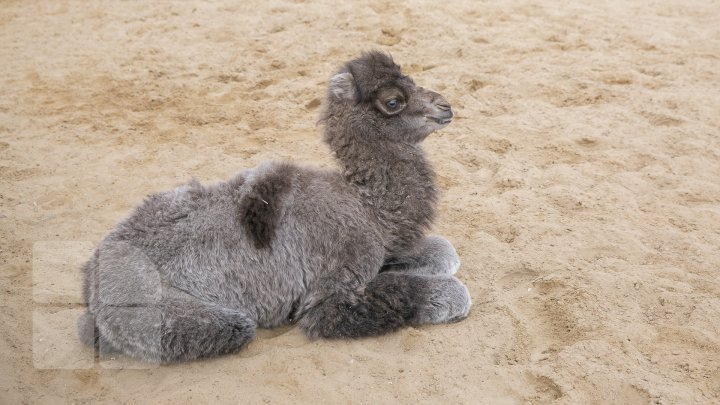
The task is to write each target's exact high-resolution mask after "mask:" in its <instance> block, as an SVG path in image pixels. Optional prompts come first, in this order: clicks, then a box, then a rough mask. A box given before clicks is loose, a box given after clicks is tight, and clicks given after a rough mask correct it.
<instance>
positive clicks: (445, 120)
mask: <svg viewBox="0 0 720 405" xmlns="http://www.w3.org/2000/svg"><path fill="white" fill-rule="evenodd" d="M425 118H428V119H430V120H432V121H435V122H436V123H437V124H439V125H448V124H449V123H451V122H452V118H440V117H433V116H431V115H428V116H426V117H425Z"/></svg>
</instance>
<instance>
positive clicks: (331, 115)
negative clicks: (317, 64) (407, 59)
mask: <svg viewBox="0 0 720 405" xmlns="http://www.w3.org/2000/svg"><path fill="white" fill-rule="evenodd" d="M452 117H453V111H452V108H451V107H450V103H448V101H447V100H446V99H445V98H444V97H443V96H441V95H440V94H438V93H435V92H433V91H430V90H426V89H424V88H422V87H420V86H417V85H415V82H414V81H413V80H412V79H411V78H410V77H409V76H406V75H403V74H402V72H401V70H400V66H398V65H397V64H395V62H393V60H392V57H391V56H390V55H388V54H385V53H382V52H379V51H372V52H368V53H364V54H363V55H362V56H360V57H359V58H356V59H353V60H351V61H349V62H347V63H346V64H345V66H344V67H343V68H342V69H341V70H340V71H339V72H338V73H337V74H335V75H334V76H333V77H332V78H331V79H330V84H329V89H328V96H327V102H326V106H325V111H324V112H323V116H322V118H321V120H322V121H325V123H326V125H327V126H328V128H327V129H326V139H327V140H328V141H332V139H331V138H332V137H333V136H335V135H336V132H338V131H336V130H334V129H338V128H337V127H338V126H339V127H341V128H344V129H346V130H345V131H342V132H344V133H346V134H347V133H349V134H351V136H353V137H355V138H357V139H356V140H358V141H374V140H379V139H384V140H390V141H394V142H410V143H417V142H420V141H422V140H423V139H425V138H426V137H427V136H428V135H429V134H431V133H432V132H434V131H437V130H439V129H441V128H444V127H446V126H447V125H448V124H450V122H451V121H452Z"/></svg>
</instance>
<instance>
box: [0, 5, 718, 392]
mask: <svg viewBox="0 0 720 405" xmlns="http://www.w3.org/2000/svg"><path fill="white" fill-rule="evenodd" d="M582 3H588V4H587V5H584V4H582ZM373 48H377V49H382V50H387V51H389V52H391V53H392V54H393V56H394V57H395V59H396V60H397V61H398V62H399V63H401V64H402V65H403V67H404V70H405V71H406V72H407V73H409V74H411V75H412V76H413V77H414V79H415V80H416V82H417V83H419V84H421V85H422V86H424V87H427V88H430V89H433V90H436V91H438V92H441V93H443V94H444V95H445V96H446V97H447V99H448V100H449V101H450V102H451V103H452V104H453V107H454V108H455V110H456V112H457V119H456V120H455V122H453V124H452V125H450V126H449V127H448V128H446V129H445V130H443V131H441V132H439V133H436V134H434V135H432V136H431V138H429V139H428V140H427V141H426V143H425V147H426V151H427V152H428V155H429V158H430V160H431V161H432V162H433V163H434V165H435V168H436V170H437V172H438V174H439V177H438V182H439V185H440V188H441V190H442V195H441V201H440V207H439V208H440V214H439V218H438V220H437V223H436V226H435V228H434V231H433V232H434V233H438V234H442V235H445V236H446V237H447V238H448V239H449V240H451V241H452V242H453V243H454V244H455V246H456V248H457V250H458V252H459V254H460V256H461V258H462V261H463V266H462V268H461V269H460V272H459V273H458V277H459V278H460V279H461V280H463V281H464V282H465V283H466V284H467V285H468V288H469V289H470V292H471V294H472V296H473V299H474V307H473V310H472V312H471V313H470V316H469V318H468V319H466V320H465V321H463V322H460V323H457V324H452V325H440V326H427V327H418V328H406V329H403V330H401V331H399V332H397V333H392V334H389V335H387V336H383V337H379V338H370V339H363V340H358V341H323V340H319V341H310V340H308V339H307V338H305V337H304V336H303V335H302V334H301V333H300V332H299V331H298V330H297V329H296V328H284V329H279V330H272V331H260V333H259V337H258V339H257V340H256V341H254V342H253V343H251V344H250V346H249V347H248V348H247V349H246V350H244V351H242V352H240V353H238V354H236V355H231V356H226V357H223V358H219V359H215V360H208V361H199V362H193V363H188V364H179V365H174V366H169V367H159V368H158V367H155V368H147V367H146V368H143V365H141V364H136V363H133V362H128V361H126V359H122V358H105V359H98V358H94V356H93V354H92V352H91V351H90V350H88V349H86V348H84V347H82V346H80V343H79V342H77V341H76V340H75V336H74V331H73V330H72V328H73V326H72V322H73V319H74V317H76V316H77V313H79V312H80V311H81V310H82V305H81V300H80V298H79V288H78V287H79V274H78V266H79V265H80V263H82V262H83V261H84V260H85V259H86V258H87V257H88V255H89V252H90V251H91V250H92V248H93V246H95V245H96V244H97V242H98V241H99V240H100V239H101V238H102V237H103V235H104V234H105V233H106V232H107V231H108V230H110V229H111V228H112V227H113V226H114V224H115V223H117V221H119V220H120V219H121V218H122V217H123V216H124V215H126V214H127V213H128V211H129V210H130V209H131V208H132V207H133V206H135V205H136V204H138V203H139V202H140V201H142V199H143V197H144V196H145V195H147V194H148V193H150V192H153V191H160V190H166V189H170V188H172V187H174V186H176V185H178V184H180V183H183V182H186V181H188V180H189V179H191V178H192V177H195V178H197V179H198V180H201V181H204V182H211V181H218V180H225V179H227V178H229V177H230V176H232V175H233V174H234V173H236V172H237V171H239V170H241V169H243V168H248V167H252V166H255V165H257V164H259V163H260V162H262V161H264V160H268V159H276V160H282V159H289V160H292V161H295V162H299V163H303V164H312V165H317V166H321V167H327V168H332V167H334V165H335V163H334V162H333V160H332V158H331V157H330V155H329V153H328V150H327V148H326V147H325V146H324V145H323V144H322V142H321V139H320V130H321V128H320V127H318V126H317V125H316V122H317V118H318V113H319V109H320V105H321V100H322V98H323V94H324V91H325V90H324V89H325V83H326V81H327V79H328V78H329V77H330V75H331V74H332V73H333V71H334V70H335V69H336V68H337V67H338V66H339V65H340V64H341V63H342V62H343V61H345V60H346V59H348V58H351V57H354V56H356V55H358V54H359V53H360V52H361V51H362V50H367V49H373ZM0 266H2V267H1V268H0V288H1V292H0V294H2V295H1V296H2V300H1V301H0V304H1V305H2V308H1V309H0V321H1V322H2V323H1V326H2V337H1V338H0V403H3V404H11V403H69V402H75V403H83V402H90V401H96V400H99V401H103V402H126V403H141V402H150V403H155V404H176V403H183V402H185V401H191V400H195V401H198V402H205V403H210V402H221V403H328V404H339V403H359V404H361V403H367V404H379V403H392V402H396V403H406V404H424V403H466V404H476V403H493V404H504V403H508V404H510V403H561V404H565V403H598V404H600V403H601V404H605V403H618V404H628V403H657V404H678V403H718V402H720V278H719V276H718V274H720V273H719V272H720V4H718V2H717V1H697V2H695V1H693V2H686V1H662V2H650V1H647V2H632V3H629V2H626V1H620V0H610V1H607V2H576V3H574V4H567V2H562V1H543V2H541V3H540V4H534V3H532V2H529V1H496V2H485V1H472V0H464V1H442V2H438V1H408V2H398V1H395V2H390V1H387V2H384V1H364V2H335V1H330V0H323V1H313V2H310V1H308V2H302V1H283V0H263V1H257V0H249V1H229V0H220V1H207V2H206V1H178V2H173V3H170V2H163V1H152V2H150V1H147V2H145V1H142V2H140V1H137V2H126V1H91V2H86V1H65V0H54V1H30V0H28V1H8V0H4V1H0Z"/></svg>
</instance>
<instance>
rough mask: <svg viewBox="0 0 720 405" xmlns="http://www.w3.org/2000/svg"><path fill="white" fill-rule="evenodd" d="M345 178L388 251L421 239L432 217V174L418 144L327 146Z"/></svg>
mask: <svg viewBox="0 0 720 405" xmlns="http://www.w3.org/2000/svg"><path fill="white" fill-rule="evenodd" d="M330 146H331V148H332V149H333V151H334V152H335V156H336V158H337V160H338V161H339V163H340V165H341V167H342V169H343V175H344V177H345V179H346V180H347V181H348V182H349V183H351V184H353V185H354V186H356V187H357V189H358V190H359V192H360V195H361V196H362V198H363V202H364V203H365V205H366V206H367V207H368V208H369V209H370V210H371V211H372V212H373V213H374V214H375V216H376V217H377V218H378V221H379V224H380V226H381V228H382V229H381V231H382V232H383V234H384V235H385V237H386V238H385V245H386V246H385V247H386V249H387V250H388V251H389V252H396V251H399V250H402V249H406V248H408V247H409V246H410V245H412V243H413V242H415V241H416V240H417V239H418V238H420V237H422V236H423V234H424V233H425V231H427V230H428V228H429V227H430V225H431V223H432V220H433V218H434V215H435V205H436V201H437V191H436V187H435V174H434V172H433V169H432V167H431V166H430V164H429V163H428V161H427V160H426V159H425V154H424V152H423V150H422V149H421V148H420V145H417V144H407V143H396V142H382V141H381V142H377V141H376V142H372V143H360V142H353V141H350V142H347V143H344V144H337V143H334V142H331V145H330Z"/></svg>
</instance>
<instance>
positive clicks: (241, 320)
mask: <svg viewBox="0 0 720 405" xmlns="http://www.w3.org/2000/svg"><path fill="white" fill-rule="evenodd" d="M89 317H91V318H94V319H92V321H89V319H90V318H89ZM92 324H94V325H92ZM93 326H94V327H95V333H96V334H97V336H96V337H95V341H94V342H96V343H97V345H98V348H99V350H100V351H101V352H110V351H120V352H122V353H125V354H127V355H128V356H130V357H134V358H139V359H142V360H145V361H149V362H153V363H171V362H176V361H184V360H194V359H199V358H204V357H213V356H218V355H222V354H228V353H233V352H236V351H238V350H240V349H241V348H242V347H243V346H245V345H246V344H247V343H248V342H250V341H251V340H252V339H253V338H254V337H255V328H256V326H255V322H254V321H253V320H252V319H250V318H249V317H248V316H247V315H246V314H244V313H242V312H241V311H237V310H233V309H228V308H223V307H220V306H218V305H214V304H210V303H205V302H202V301H200V300H197V299H195V298H192V297H186V296H181V295H177V296H173V297H163V299H162V300H160V301H159V302H157V303H154V304H142V305H126V306H122V305H107V304H103V305H100V306H99V307H98V308H96V310H95V311H94V313H92V314H90V313H88V314H86V315H84V316H83V318H81V320H80V323H79V328H80V329H81V330H80V335H81V339H82V340H83V341H85V342H86V343H92V342H93V339H92V338H88V336H90V334H91V333H93V332H91V329H90V328H91V327H93ZM83 328H84V330H82V329H83ZM83 334H84V336H83Z"/></svg>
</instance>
